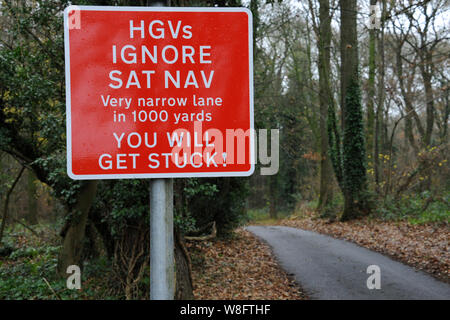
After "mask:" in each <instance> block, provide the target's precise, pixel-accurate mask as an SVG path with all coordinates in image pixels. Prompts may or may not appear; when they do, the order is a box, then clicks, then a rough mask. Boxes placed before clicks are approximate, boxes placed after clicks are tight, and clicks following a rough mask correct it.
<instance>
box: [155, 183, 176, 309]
mask: <svg viewBox="0 0 450 320" xmlns="http://www.w3.org/2000/svg"><path fill="white" fill-rule="evenodd" d="M174 294H175V264H174V242H173V180H172V179H151V180H150V299H151V300H173V298H174Z"/></svg>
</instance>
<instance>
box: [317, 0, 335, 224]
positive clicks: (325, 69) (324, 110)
mask: <svg viewBox="0 0 450 320" xmlns="http://www.w3.org/2000/svg"><path fill="white" fill-rule="evenodd" d="M319 18H320V26H319V38H318V48H319V61H318V68H319V86H320V88H319V101H320V117H319V122H320V124H319V125H320V153H321V160H320V191H319V203H318V207H317V209H318V211H319V212H320V214H321V215H323V214H324V213H325V212H326V208H327V206H328V205H329V203H330V201H331V200H332V198H333V195H332V192H333V189H332V182H333V180H332V179H333V176H332V174H333V172H332V170H333V169H332V167H331V161H330V157H329V154H328V153H329V146H328V130H327V118H328V108H329V106H330V104H332V103H333V100H332V99H333V97H332V94H331V88H330V80H329V77H328V74H329V72H330V45H331V16H330V4H329V0H320V12H319Z"/></svg>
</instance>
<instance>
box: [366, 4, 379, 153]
mask: <svg viewBox="0 0 450 320" xmlns="http://www.w3.org/2000/svg"><path fill="white" fill-rule="evenodd" d="M376 4H377V0H370V5H376ZM375 43H376V29H375V28H372V29H370V30H369V81H368V86H367V134H366V137H367V154H370V155H372V154H373V145H374V141H373V139H374V131H375V71H376V63H375V56H376V46H375Z"/></svg>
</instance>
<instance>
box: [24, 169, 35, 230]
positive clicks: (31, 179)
mask: <svg viewBox="0 0 450 320" xmlns="http://www.w3.org/2000/svg"><path fill="white" fill-rule="evenodd" d="M27 197H28V208H27V209H28V210H27V214H26V216H25V220H26V221H27V222H28V224H31V225H34V224H37V223H38V219H37V213H38V210H37V199H36V178H35V175H34V173H33V172H32V171H31V170H28V172H27Z"/></svg>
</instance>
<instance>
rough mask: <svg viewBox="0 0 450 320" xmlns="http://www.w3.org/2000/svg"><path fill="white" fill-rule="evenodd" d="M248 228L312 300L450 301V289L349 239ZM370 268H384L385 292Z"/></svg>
mask: <svg viewBox="0 0 450 320" xmlns="http://www.w3.org/2000/svg"><path fill="white" fill-rule="evenodd" d="M247 230H248V231H250V232H252V233H253V234H255V235H256V236H258V237H259V238H261V239H262V240H264V241H266V242H267V243H268V244H269V245H270V246H271V247H272V249H273V252H274V254H275V256H276V258H277V260H278V261H279V263H280V264H281V266H282V267H283V268H284V269H285V270H286V271H287V272H288V273H290V274H292V275H293V276H294V277H295V280H296V281H297V282H298V283H299V284H300V285H301V286H302V287H303V289H304V290H305V291H306V293H307V294H309V295H310V297H311V298H312V299H450V285H448V284H446V283H444V282H440V281H438V280H436V279H434V278H433V277H431V276H429V275H427V274H425V273H423V272H421V271H416V270H415V269H413V268H411V267H409V266H406V265H404V264H402V263H400V262H397V261H394V260H392V259H390V258H388V257H386V256H383V255H381V254H379V253H376V252H373V251H370V250H368V249H365V248H362V247H359V246H357V245H355V244H353V243H350V242H348V241H344V240H338V239H334V238H331V237H328V236H325V235H321V234H317V233H314V232H311V231H305V230H301V229H296V228H290V227H281V226H265V227H263V226H250V227H248V228H247ZM370 265H376V266H379V268H380V279H381V288H380V289H368V287H367V279H368V278H369V277H370V276H371V275H372V273H370V274H368V273H367V267H368V266H370Z"/></svg>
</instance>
